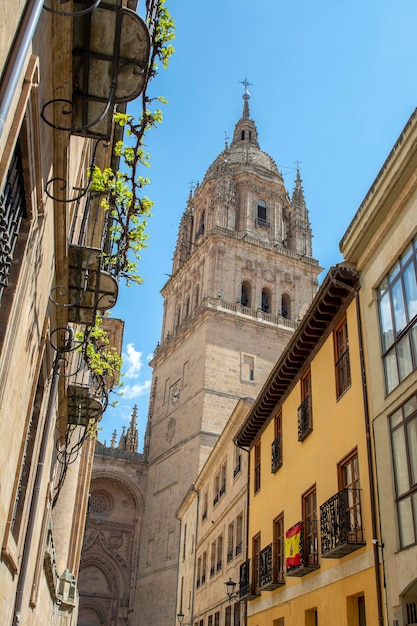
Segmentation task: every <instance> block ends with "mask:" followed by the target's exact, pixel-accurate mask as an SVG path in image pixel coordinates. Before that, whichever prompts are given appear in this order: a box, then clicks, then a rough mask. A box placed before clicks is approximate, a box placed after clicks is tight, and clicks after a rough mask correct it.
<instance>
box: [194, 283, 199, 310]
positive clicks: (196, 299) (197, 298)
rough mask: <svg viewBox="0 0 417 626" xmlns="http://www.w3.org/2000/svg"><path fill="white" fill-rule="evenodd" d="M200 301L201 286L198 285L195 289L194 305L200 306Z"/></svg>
mask: <svg viewBox="0 0 417 626" xmlns="http://www.w3.org/2000/svg"><path fill="white" fill-rule="evenodd" d="M199 302H200V287H199V286H198V285H197V287H196V288H195V290H194V306H195V307H198V304H199Z"/></svg>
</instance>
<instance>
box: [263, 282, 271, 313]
mask: <svg viewBox="0 0 417 626" xmlns="http://www.w3.org/2000/svg"><path fill="white" fill-rule="evenodd" d="M261 309H262V311H263V312H264V313H270V312H271V291H270V290H269V289H267V288H266V287H265V288H264V289H262V298H261Z"/></svg>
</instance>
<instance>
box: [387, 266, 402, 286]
mask: <svg viewBox="0 0 417 626" xmlns="http://www.w3.org/2000/svg"><path fill="white" fill-rule="evenodd" d="M399 271H400V262H399V261H397V262H396V263H394V265H393V266H392V268H391V271H390V272H389V274H388V280H389V281H390V282H392V280H393V279H394V278H395V277H396V276H397V274H398V272H399Z"/></svg>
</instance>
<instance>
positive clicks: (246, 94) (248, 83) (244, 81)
mask: <svg viewBox="0 0 417 626" xmlns="http://www.w3.org/2000/svg"><path fill="white" fill-rule="evenodd" d="M239 82H240V84H241V85H243V86H244V88H245V93H244V94H243V96H242V98H243V99H244V100H249V98H250V93H249V91H248V87H252V83H250V82H249V81H248V80H247V78H246V76H245V80H241V81H239Z"/></svg>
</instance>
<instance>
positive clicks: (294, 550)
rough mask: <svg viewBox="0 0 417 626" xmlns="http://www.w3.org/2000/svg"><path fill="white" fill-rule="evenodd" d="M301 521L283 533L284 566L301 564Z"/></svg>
mask: <svg viewBox="0 0 417 626" xmlns="http://www.w3.org/2000/svg"><path fill="white" fill-rule="evenodd" d="M301 526H302V522H298V524H294V526H291V528H290V529H289V530H287V532H286V533H285V566H286V567H287V568H289V567H296V566H297V565H300V564H301V554H300V537H301Z"/></svg>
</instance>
